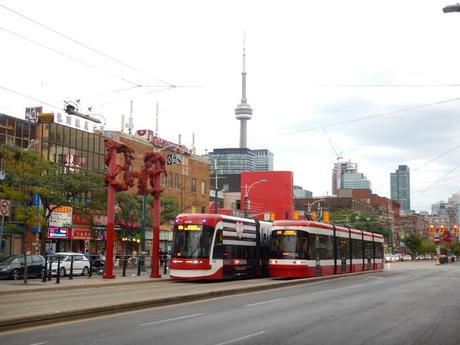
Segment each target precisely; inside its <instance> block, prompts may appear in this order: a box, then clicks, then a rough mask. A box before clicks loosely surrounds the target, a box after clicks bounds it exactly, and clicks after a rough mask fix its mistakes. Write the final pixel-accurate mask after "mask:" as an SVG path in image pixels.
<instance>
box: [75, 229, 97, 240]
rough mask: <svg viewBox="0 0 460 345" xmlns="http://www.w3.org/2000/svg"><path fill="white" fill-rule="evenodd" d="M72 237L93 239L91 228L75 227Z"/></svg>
mask: <svg viewBox="0 0 460 345" xmlns="http://www.w3.org/2000/svg"><path fill="white" fill-rule="evenodd" d="M72 238H73V239H74V240H92V239H93V236H91V230H89V229H73V230H72Z"/></svg>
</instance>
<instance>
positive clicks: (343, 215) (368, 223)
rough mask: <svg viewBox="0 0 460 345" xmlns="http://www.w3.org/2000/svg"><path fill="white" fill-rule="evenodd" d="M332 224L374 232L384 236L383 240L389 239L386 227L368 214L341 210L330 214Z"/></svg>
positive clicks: (389, 235) (374, 216)
mask: <svg viewBox="0 0 460 345" xmlns="http://www.w3.org/2000/svg"><path fill="white" fill-rule="evenodd" d="M330 221H331V223H332V224H336V225H344V226H350V227H352V228H355V229H359V230H364V231H370V232H376V233H379V234H382V235H384V237H385V238H389V237H391V232H390V230H389V229H388V227H387V226H386V225H385V224H383V223H382V222H380V221H379V219H378V218H377V217H376V215H375V214H372V213H368V212H362V213H360V212H357V211H353V210H352V209H349V208H347V209H341V210H338V211H335V212H332V213H331V215H330Z"/></svg>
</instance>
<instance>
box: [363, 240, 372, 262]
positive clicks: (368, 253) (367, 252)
mask: <svg viewBox="0 0 460 345" xmlns="http://www.w3.org/2000/svg"><path fill="white" fill-rule="evenodd" d="M373 257H374V254H373V250H372V242H369V241H364V258H365V259H369V258H373Z"/></svg>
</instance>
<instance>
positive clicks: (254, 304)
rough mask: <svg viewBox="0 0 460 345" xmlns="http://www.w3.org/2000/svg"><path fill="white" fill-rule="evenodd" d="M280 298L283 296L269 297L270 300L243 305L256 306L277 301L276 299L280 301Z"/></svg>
mask: <svg viewBox="0 0 460 345" xmlns="http://www.w3.org/2000/svg"><path fill="white" fill-rule="evenodd" d="M282 300H283V298H277V299H271V300H269V301H263V302H257V303H251V304H246V305H245V307H253V306H256V305H261V304H267V303H273V302H278V301H282Z"/></svg>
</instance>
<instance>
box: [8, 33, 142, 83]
mask: <svg viewBox="0 0 460 345" xmlns="http://www.w3.org/2000/svg"><path fill="white" fill-rule="evenodd" d="M0 30H3V31H5V32H7V33H9V34H11V35H14V36H16V37H19V38H22V39H23V40H26V41H28V42H31V43H33V44H36V45H38V46H40V47H42V48H45V49H48V50H50V51H52V52H54V53H57V54H60V55H62V56H65V57H66V58H68V59H71V60H75V61H77V62H79V63H81V64H83V65H85V66H88V67H91V68H93V69H95V70H98V71H100V72H104V73H106V74H109V75H111V76H112V77H115V78H117V79H120V80H123V81H124V82H127V83H130V84H133V85H135V86H136V87H142V85H140V84H139V83H136V82H134V81H132V80H129V79H126V78H124V77H122V76H119V75H117V74H115V73H112V72H110V71H108V70H106V69H103V68H101V67H99V66H96V65H92V64H90V63H88V62H85V61H83V60H81V59H79V58H76V57H74V56H71V55H69V54H66V53H63V52H61V51H59V50H57V49H54V48H51V47H48V46H46V45H44V44H42V43H40V42H37V41H35V40H33V39H31V38H28V37H26V36H23V35H21V34H18V33H16V32H14V31H11V30H8V29H6V28H4V27H0Z"/></svg>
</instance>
